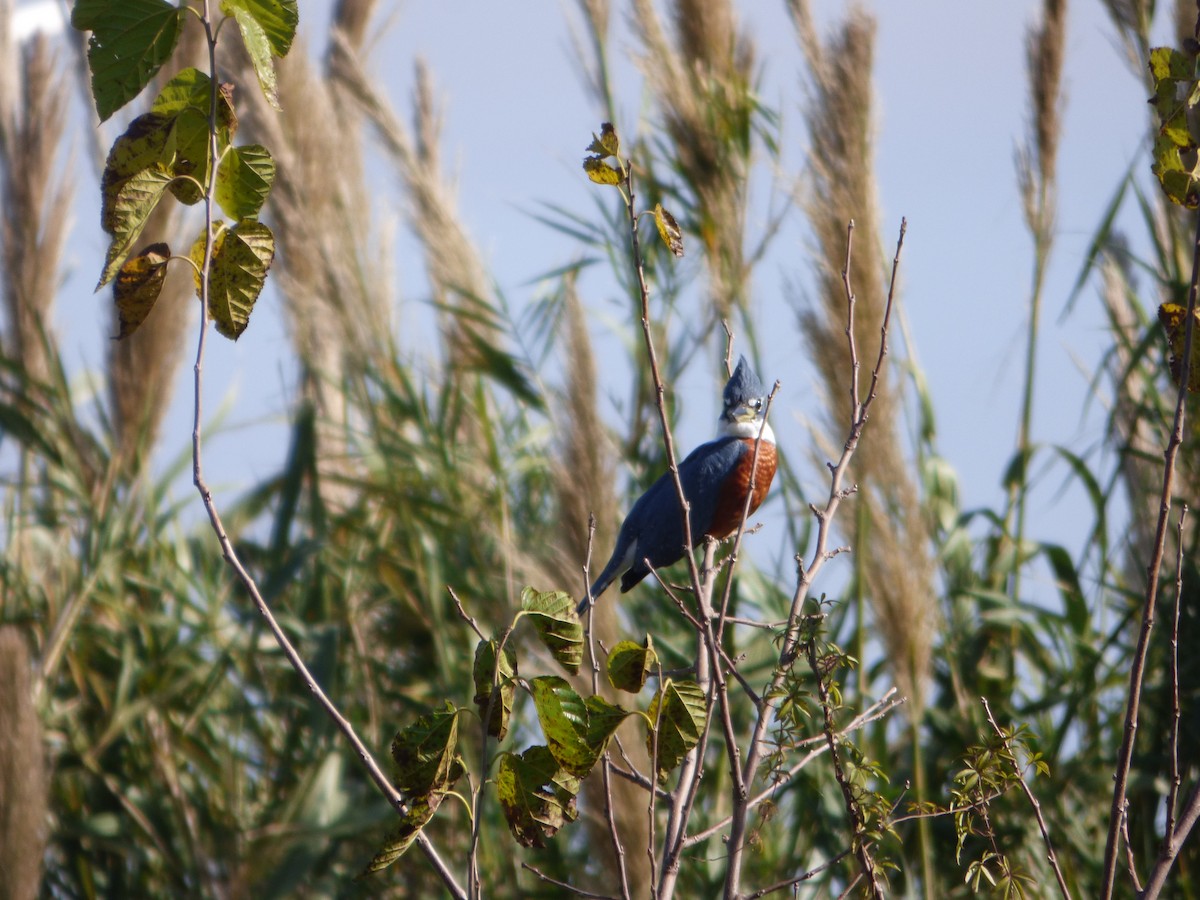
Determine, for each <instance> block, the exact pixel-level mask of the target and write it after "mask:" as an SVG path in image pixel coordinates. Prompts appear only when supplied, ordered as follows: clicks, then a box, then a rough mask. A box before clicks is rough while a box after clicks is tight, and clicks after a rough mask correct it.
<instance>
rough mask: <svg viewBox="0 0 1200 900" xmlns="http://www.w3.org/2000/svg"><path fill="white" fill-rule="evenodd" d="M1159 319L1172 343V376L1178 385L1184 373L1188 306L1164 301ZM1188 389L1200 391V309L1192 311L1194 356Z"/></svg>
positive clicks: (1189, 371) (1168, 339)
mask: <svg viewBox="0 0 1200 900" xmlns="http://www.w3.org/2000/svg"><path fill="white" fill-rule="evenodd" d="M1158 321H1159V322H1160V323H1162V327H1163V328H1164V329H1165V330H1166V332H1167V341H1168V342H1169V343H1170V345H1171V358H1170V362H1169V365H1170V368H1171V378H1172V379H1173V380H1174V381H1175V384H1176V385H1178V384H1179V379H1180V378H1181V377H1182V375H1183V358H1184V357H1183V352H1184V350H1185V349H1186V347H1185V344H1186V342H1187V307H1186V306H1180V305H1179V304H1178V303H1164V304H1163V305H1162V306H1160V307H1159V308H1158ZM1187 389H1188V391H1189V392H1190V393H1193V394H1195V393H1200V310H1194V311H1193V312H1192V357H1191V365H1190V366H1189V367H1188V387H1187Z"/></svg>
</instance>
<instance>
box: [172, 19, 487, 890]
mask: <svg viewBox="0 0 1200 900" xmlns="http://www.w3.org/2000/svg"><path fill="white" fill-rule="evenodd" d="M201 21H202V24H203V26H204V32H205V36H206V38H207V40H208V64H209V74H210V76H211V78H210V84H211V88H210V94H209V120H208V130H209V154H210V158H211V159H214V160H215V159H217V150H218V147H217V121H216V119H217V94H218V90H219V79H218V78H217V61H216V51H217V42H216V34H215V33H214V30H213V25H212V17H211V10H210V5H209V0H204V6H203V10H202V11H201ZM216 180H217V166H215V165H213V166H209V171H208V183H207V184H206V185H205V196H204V256H203V261H202V265H201V277H200V335H199V338H198V340H197V345H196V362H195V365H194V367H193V390H194V397H195V402H194V406H193V417H192V483H193V484H194V485H195V486H196V490H197V492H199V494H200V499H201V502H202V503H203V504H204V509H205V512H206V513H207V514H208V519H209V522H210V524H211V525H212V529H213V531H214V532H215V534H216V536H217V541H218V542H219V543H220V545H221V554H222V556H223V557H224V558H225V561H226V562H227V563H229V566H230V567H231V568H232V569H233V571H234V574H235V575H236V576H237V579H238V581H240V582H241V583H242V586H243V587H244V588H245V589H246V591H247V593H249V594H250V598H251V600H252V601H253V602H254V606H255V608H256V609H257V610H258V612H259V614H260V615H261V616H262V617H263V620H264V621H265V622H266V623H267V627H268V628H269V629H270V631H271V634H272V635H273V636H274V638H275V642H276V643H277V644H278V645H279V648H280V649H281V650H282V651H283V653H284V656H286V657H287V659H288V662H289V663H291V666H292V668H293V669H295V671H296V673H297V674H298V675H299V676H300V677H301V679H302V680H303V681H304V685H305V687H307V688H308V690H309V692H310V693H312V695H313V697H314V698H315V699H316V701H317V703H318V704H319V705H320V706H321V708H322V709H324V710H325V713H326V714H327V715H328V716H329V718H330V719H332V720H333V723H334V725H335V726H336V727H337V729H338V730H339V731H340V732H341V733H342V735H343V736H344V737H345V738H346V740H347V741H348V742H349V744H350V746H351V747H352V748H353V749H354V752H355V753H356V754H357V755H358V758H359V759H360V760H361V761H362V764H363V766H364V767H365V768H366V770H367V774H368V775H369V776H370V778H371V780H372V781H373V782H374V783H375V786H376V787H377V788H378V789H379V791H380V793H382V794H383V796H384V797H385V798H386V799H387V801H388V803H390V804H391V806H392V808H393V809H395V810H396V812H397V813H399V814H400V815H401V816H405V815H407V814H408V807H407V805H406V804H405V802H404V798H403V797H402V796H401V795H400V792H399V791H398V790H397V789H396V788H395V786H394V785H393V784H392V782H391V779H389V778H388V776H387V775H386V774H385V773H384V772H383V770H382V769H381V768H380V767H379V764H378V763H377V762H376V761H375V757H374V756H372V755H371V751H370V750H368V749H367V746H366V744H364V743H363V742H362V740H361V739H360V738H359V736H358V734H357V732H356V731H355V730H354V726H353V725H351V724H350V721H349V720H348V719H347V718H346V717H345V716H343V715H342V714H341V712H340V711H339V710H338V708H337V707H336V706H335V705H334V703H333V701H332V700H330V699H329V697H328V696H327V695H326V693H325V692H324V691H323V690H322V689H321V686H320V685H319V684H317V681H316V679H315V678H314V677H313V675H312V673H311V672H310V671H309V669H308V666H306V665H305V663H304V660H303V659H301V657H300V654H299V652H298V651H297V650H296V648H295V646H293V644H292V642H291V641H290V640H288V637H287V635H286V634H284V631H283V629H282V628H281V627H280V625H279V622H278V621H277V620H276V619H275V616H274V614H273V613H272V612H271V609H270V607H269V606H268V605H267V602H266V600H265V599H264V598H263V596H262V592H261V591H260V590H259V588H258V584H257V583H256V582H255V580H254V578H253V577H252V576H251V575H250V573H249V572H248V571H247V570H246V567H245V566H244V565H243V564H242V561H241V559H240V558H239V557H238V555H237V552H236V551H235V550H234V548H233V542H232V541H230V539H229V535H228V534H227V533H226V531H225V526H224V524H223V523H222V521H221V516H220V514H219V513H218V511H217V506H216V503H215V502H214V500H213V495H212V490H211V489H210V488H209V487H208V483H207V482H206V481H205V479H204V470H203V465H202V454H201V450H202V444H203V442H202V430H201V423H202V421H203V417H202V409H203V404H202V398H203V385H204V378H203V372H204V347H205V339H206V336H207V334H208V321H209V319H208V298H209V287H210V276H211V271H212V256H213V238H214V205H215V202H216V200H215V197H216ZM416 843H417V846H418V847H419V848H420V849H421V852H422V853H423V854H424V855H425V858H426V859H427V860H428V861H429V862H430V864H431V865H432V866H433V868H434V870H435V871H436V872H437V874H438V876H439V877H440V878H441V880H442V883H443V884H444V885H445V886H446V888H447V890H448V891H449V892H450V893H451V894H452V895H453V896H454V897H455V898H457V900H466V896H467V895H466V893H465V892H464V891H463V889H462V887H461V886H460V885H459V884H458V881H457V880H456V879H455V877H454V873H453V872H451V871H450V869H449V867H448V866H447V865H446V863H445V862H444V861H443V860H442V858H441V857H440V856H439V855H438V852H437V850H436V849H435V848H434V846H433V844H432V842H431V841H430V840H429V838H428V836H427V835H425V834H424V833H423V832H422V833H421V834H420V835H419V836H418V837H417V839H416Z"/></svg>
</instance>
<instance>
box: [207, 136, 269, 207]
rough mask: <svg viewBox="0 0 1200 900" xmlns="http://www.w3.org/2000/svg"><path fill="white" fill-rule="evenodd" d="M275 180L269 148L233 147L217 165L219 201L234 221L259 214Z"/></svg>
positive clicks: (251, 145) (253, 146) (256, 146)
mask: <svg viewBox="0 0 1200 900" xmlns="http://www.w3.org/2000/svg"><path fill="white" fill-rule="evenodd" d="M274 180H275V160H273V159H272V158H271V154H270V152H269V151H268V150H267V148H266V147H261V146H259V145H258V144H247V145H246V146H244V147H231V148H230V149H229V151H228V152H227V153H226V154H225V156H224V158H223V159H222V160H221V164H220V165H219V166H217V202H218V203H219V204H221V209H223V210H224V211H225V214H226V215H228V216H230V217H231V218H234V219H246V218H249V217H251V216H256V215H258V211H259V210H260V209H262V206H263V204H264V203H266V201H267V194H269V193H270V191H271V183H272V182H273V181H274Z"/></svg>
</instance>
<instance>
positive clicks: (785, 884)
mask: <svg viewBox="0 0 1200 900" xmlns="http://www.w3.org/2000/svg"><path fill="white" fill-rule="evenodd" d="M849 853H850V851H849V850H843V851H842V852H841V853H839V854H838V855H837V856H835V857H834V858H833V859H830V860H827V861H826V862H823V863H821V865H819V866H817V867H816V868H815V869H809V870H808V871H807V872H805V873H804V874H803V875H797V876H796V877H795V878H789V879H787V880H786V881H777V882H775V884H772V885H768V886H767V887H765V888H759V889H758V890H757V891H754V892H752V893H749V894H746V900H758V898H759V897H765V896H767V894H774V893H775V892H776V891H786V890H787V889H788V888H795V887H796V885H798V884H803V883H804V882H806V881H808V880H810V879H812V878H816V877H817V876H818V875H820V874H821V873H822V872H824V871H826V870H828V869H829V868H831V867H832V866H835V865H837V864H838V863H839V862H841V861H842V860H843V859H845V858H846V856H847V855H848V854H849Z"/></svg>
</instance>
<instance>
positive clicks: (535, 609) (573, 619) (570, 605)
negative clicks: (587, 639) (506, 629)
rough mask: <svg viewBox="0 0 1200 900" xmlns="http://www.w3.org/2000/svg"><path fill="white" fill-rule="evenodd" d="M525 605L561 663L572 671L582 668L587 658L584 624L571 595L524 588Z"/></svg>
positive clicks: (526, 612) (536, 626) (526, 613)
mask: <svg viewBox="0 0 1200 900" xmlns="http://www.w3.org/2000/svg"><path fill="white" fill-rule="evenodd" d="M521 609H522V611H523V613H524V614H525V615H526V616H527V617H528V618H529V620H530V621H531V622H532V623H533V627H534V628H536V629H537V633H538V637H539V638H541V640H542V643H543V644H545V646H546V649H547V650H549V651H550V653H551V654H552V655H553V656H554V658H555V659H556V660H558V662H559V664H560V665H562V667H563V668H564V669H566V670H567V671H568V672H571V673H572V674H574V673H575V672H578V671H579V666H580V664H581V663H582V662H583V626H582V625H580V624H579V616H577V615H576V614H575V601H574V600H573V599H572V598H571V597H570V595H568V594H564V593H563V592H562V591H545V592H543V591H535V590H534V589H533V588H530V587H527V588H525V590H523V591H522V592H521Z"/></svg>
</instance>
